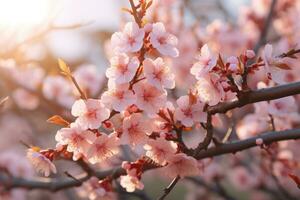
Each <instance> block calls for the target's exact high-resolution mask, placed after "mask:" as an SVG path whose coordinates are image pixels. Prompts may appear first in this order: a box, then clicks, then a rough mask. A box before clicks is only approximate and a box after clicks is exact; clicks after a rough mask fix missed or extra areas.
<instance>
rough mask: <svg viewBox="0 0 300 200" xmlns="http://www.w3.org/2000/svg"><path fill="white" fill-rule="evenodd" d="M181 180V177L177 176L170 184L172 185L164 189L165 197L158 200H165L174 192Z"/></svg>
mask: <svg viewBox="0 0 300 200" xmlns="http://www.w3.org/2000/svg"><path fill="white" fill-rule="evenodd" d="M179 179H180V176H176V177H175V178H174V179H173V180H172V182H171V183H170V185H168V187H166V188H165V189H164V193H163V195H162V196H161V197H159V198H158V200H164V199H165V198H166V197H167V196H168V194H169V193H170V192H171V191H172V190H173V188H174V187H175V185H176V184H177V183H178V181H179Z"/></svg>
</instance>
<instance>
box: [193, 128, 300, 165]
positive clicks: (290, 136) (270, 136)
mask: <svg viewBox="0 0 300 200" xmlns="http://www.w3.org/2000/svg"><path fill="white" fill-rule="evenodd" d="M258 138H261V139H262V140H263V141H264V144H266V145H268V144H271V143H273V142H278V141H283V140H296V139H300V129H291V130H286V131H277V132H268V133H264V134H261V135H258V136H256V137H252V138H249V139H245V140H240V141H235V142H231V143H227V144H222V145H220V146H218V147H213V148H210V149H208V150H207V151H201V152H200V153H199V154H198V155H197V157H196V159H198V160H200V159H203V158H209V157H214V156H219V155H223V154H228V153H236V152H238V151H243V150H245V149H249V148H252V147H255V146H257V145H256V139H258Z"/></svg>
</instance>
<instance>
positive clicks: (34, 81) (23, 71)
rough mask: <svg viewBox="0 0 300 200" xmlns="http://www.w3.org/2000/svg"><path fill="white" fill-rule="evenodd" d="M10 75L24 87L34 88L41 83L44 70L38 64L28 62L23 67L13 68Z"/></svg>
mask: <svg viewBox="0 0 300 200" xmlns="http://www.w3.org/2000/svg"><path fill="white" fill-rule="evenodd" d="M11 76H12V77H13V78H14V79H15V80H16V82H17V83H19V84H20V85H22V86H24V87H25V88H27V89H29V90H35V89H37V88H38V86H39V85H40V84H41V83H42V81H43V78H44V76H45V71H44V69H43V68H41V67H39V66H36V65H33V64H28V65H27V66H26V67H25V68H13V70H12V74H11Z"/></svg>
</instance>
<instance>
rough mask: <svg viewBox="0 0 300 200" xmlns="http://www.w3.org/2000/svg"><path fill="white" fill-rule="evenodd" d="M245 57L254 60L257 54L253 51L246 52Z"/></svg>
mask: <svg viewBox="0 0 300 200" xmlns="http://www.w3.org/2000/svg"><path fill="white" fill-rule="evenodd" d="M245 55H246V57H247V58H248V59H252V58H254V57H255V52H254V51H253V50H246V52H245Z"/></svg>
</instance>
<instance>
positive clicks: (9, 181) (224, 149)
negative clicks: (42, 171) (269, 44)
mask: <svg viewBox="0 0 300 200" xmlns="http://www.w3.org/2000/svg"><path fill="white" fill-rule="evenodd" d="M257 138H261V139H263V141H264V144H267V145H268V144H271V143H272V142H278V141H283V140H296V139H300V129H292V130H287V131H278V132H268V133H265V134H261V135H259V136H257V137H252V138H250V139H246V140H241V141H235V142H232V143H227V144H222V145H220V146H217V147H212V148H209V149H208V150H206V151H201V152H200V153H199V154H198V155H197V157H196V159H198V160H200V159H204V158H210V157H214V156H219V155H223V154H229V153H236V152H238V151H242V150H246V149H249V148H252V147H256V146H257V145H256V139H257ZM155 168H158V166H157V165H149V166H145V167H144V171H147V170H151V169H155ZM123 174H126V171H125V170H124V169H123V168H121V167H117V168H113V169H110V170H106V171H98V172H95V174H94V175H95V176H96V177H97V178H99V179H104V178H105V177H107V176H111V177H112V178H113V179H116V178H118V177H119V176H121V175H123ZM90 177H91V176H90V175H87V174H83V175H80V176H78V177H76V179H77V180H79V181H80V182H81V183H82V182H84V181H86V180H88V179H89V178H90ZM80 182H78V181H75V180H73V179H68V180H66V179H64V180H61V179H59V180H52V179H36V180H27V179H24V178H17V177H11V176H9V175H6V174H4V173H0V185H2V186H4V187H5V188H6V189H11V188H25V189H29V190H30V189H43V190H50V191H58V190H62V189H66V188H70V187H77V186H80V185H81V183H80Z"/></svg>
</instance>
